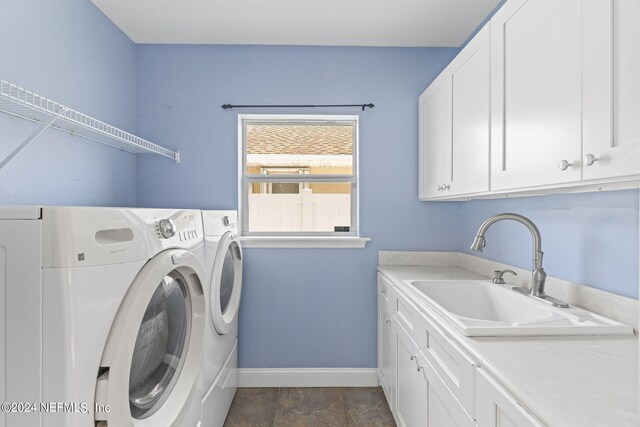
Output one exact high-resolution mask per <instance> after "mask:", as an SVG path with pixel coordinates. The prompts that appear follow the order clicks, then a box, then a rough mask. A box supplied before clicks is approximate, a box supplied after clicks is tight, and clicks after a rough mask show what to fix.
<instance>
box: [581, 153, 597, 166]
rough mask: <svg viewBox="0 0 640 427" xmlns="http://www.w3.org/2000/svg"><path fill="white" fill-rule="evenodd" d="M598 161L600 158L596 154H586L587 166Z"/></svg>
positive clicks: (585, 161) (585, 162)
mask: <svg viewBox="0 0 640 427" xmlns="http://www.w3.org/2000/svg"><path fill="white" fill-rule="evenodd" d="M597 161H598V158H597V157H596V156H594V155H593V154H587V155H586V156H584V165H585V166H591V165H592V164H594V163H595V162H597Z"/></svg>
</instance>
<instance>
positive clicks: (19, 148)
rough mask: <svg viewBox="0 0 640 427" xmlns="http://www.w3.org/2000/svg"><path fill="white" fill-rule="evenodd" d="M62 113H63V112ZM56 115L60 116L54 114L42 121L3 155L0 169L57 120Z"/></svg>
mask: <svg viewBox="0 0 640 427" xmlns="http://www.w3.org/2000/svg"><path fill="white" fill-rule="evenodd" d="M62 114H64V112H63V113H62ZM58 117H60V116H58V115H56V116H53V117H51V118H50V119H49V120H47V121H46V122H43V123H42V125H41V126H40V127H39V128H38V129H36V131H35V132H33V133H32V134H31V135H30V136H29V137H28V138H27V139H25V140H24V141H23V142H22V144H20V145H18V146H17V147H16V148H15V149H14V150H13V151H12V152H11V153H9V155H8V156H7V157H5V158H4V159H3V160H2V161H1V162H0V169H2V168H3V167H5V165H6V164H7V163H9V162H10V161H11V160H12V159H13V158H14V157H15V156H17V155H18V154H19V153H20V152H21V151H22V150H24V149H25V148H26V147H27V145H29V144H31V143H32V142H33V140H34V139H36V138H37V137H39V136H40V135H41V134H42V133H43V132H44V131H45V130H47V128H48V127H49V126H51V125H52V124H53V122H55V121H56V120H58Z"/></svg>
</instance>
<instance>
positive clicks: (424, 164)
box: [420, 24, 491, 199]
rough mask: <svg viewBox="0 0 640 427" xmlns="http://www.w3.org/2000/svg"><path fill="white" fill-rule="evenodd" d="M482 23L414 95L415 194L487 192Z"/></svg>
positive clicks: (486, 34)
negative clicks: (417, 141)
mask: <svg viewBox="0 0 640 427" xmlns="http://www.w3.org/2000/svg"><path fill="white" fill-rule="evenodd" d="M490 36H491V28H490V25H488V24H487V25H486V26H485V27H484V28H483V29H482V30H481V31H480V32H479V33H478V34H477V35H476V37H474V38H473V40H471V42H469V44H468V45H467V46H466V47H465V48H464V49H463V50H462V52H460V54H459V55H458V56H457V57H456V58H455V59H454V60H453V61H452V62H451V64H450V65H449V66H448V67H447V68H446V69H445V70H444V71H443V72H442V73H441V74H440V76H439V77H438V78H437V79H436V80H435V81H434V82H433V83H432V84H431V85H430V86H429V87H428V88H427V90H425V92H424V93H423V94H422V95H421V96H420V198H421V199H431V198H439V197H450V196H452V195H461V194H467V193H476V192H480V191H488V190H489V136H490V129H489V117H490V90H489V88H490V54H489V51H490V41H491V38H490Z"/></svg>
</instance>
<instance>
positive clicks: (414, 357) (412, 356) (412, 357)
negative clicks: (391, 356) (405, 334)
mask: <svg viewBox="0 0 640 427" xmlns="http://www.w3.org/2000/svg"><path fill="white" fill-rule="evenodd" d="M409 355H410V356H411V360H417V359H416V356H414V355H413V354H411V353H409Z"/></svg>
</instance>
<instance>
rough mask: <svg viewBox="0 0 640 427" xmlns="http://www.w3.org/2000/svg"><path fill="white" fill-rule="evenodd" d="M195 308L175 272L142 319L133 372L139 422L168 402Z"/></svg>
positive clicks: (132, 406)
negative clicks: (193, 308)
mask: <svg viewBox="0 0 640 427" xmlns="http://www.w3.org/2000/svg"><path fill="white" fill-rule="evenodd" d="M190 319H191V306H190V303H189V298H188V291H187V287H186V286H185V282H184V278H183V277H182V276H181V275H180V274H179V273H178V272H175V271H173V272H171V273H169V274H168V275H167V276H165V277H164V279H163V280H162V281H161V282H160V284H159V285H158V288H157V289H156V291H155V292H154V294H153V296H152V297H151V300H150V301H149V304H148V305H147V309H146V311H145V313H144V317H143V318H142V323H141V325H140V329H139V330H138V336H137V338H136V343H135V349H134V352H133V359H132V361H131V370H130V373H129V407H130V409H131V415H132V416H133V418H136V419H143V418H147V417H149V416H151V415H152V414H153V413H154V412H156V411H157V410H158V409H159V408H160V407H161V406H162V404H163V403H164V401H165V400H166V398H167V397H168V396H169V394H170V393H171V390H172V388H173V386H174V384H175V382H176V380H177V378H178V374H179V372H180V369H181V368H182V364H183V362H184V360H183V359H184V355H185V353H186V352H185V349H186V338H187V333H188V330H189V326H190Z"/></svg>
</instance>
